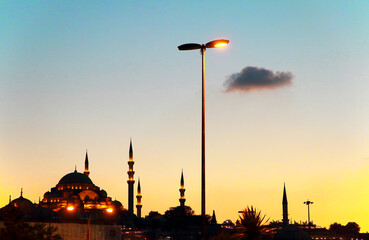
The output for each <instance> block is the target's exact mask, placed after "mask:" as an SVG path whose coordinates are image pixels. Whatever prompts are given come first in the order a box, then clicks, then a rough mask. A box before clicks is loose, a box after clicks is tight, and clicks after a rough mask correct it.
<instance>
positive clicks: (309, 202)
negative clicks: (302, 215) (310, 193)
mask: <svg viewBox="0 0 369 240" xmlns="http://www.w3.org/2000/svg"><path fill="white" fill-rule="evenodd" d="M304 204H306V205H307V206H308V225H309V228H310V204H313V202H312V201H309V200H307V201H306V202H304Z"/></svg>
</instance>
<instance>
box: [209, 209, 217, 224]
mask: <svg viewBox="0 0 369 240" xmlns="http://www.w3.org/2000/svg"><path fill="white" fill-rule="evenodd" d="M210 223H211V224H218V222H217V217H216V216H215V211H214V210H213V216H212V217H211V222H210Z"/></svg>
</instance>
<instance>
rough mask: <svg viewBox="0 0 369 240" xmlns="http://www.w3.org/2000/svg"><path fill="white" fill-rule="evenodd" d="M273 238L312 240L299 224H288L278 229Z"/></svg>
mask: <svg viewBox="0 0 369 240" xmlns="http://www.w3.org/2000/svg"><path fill="white" fill-rule="evenodd" d="M273 240H311V237H310V235H309V234H308V233H307V232H305V231H304V230H302V229H301V228H299V227H297V226H293V225H286V226H284V227H282V228H281V229H279V230H278V232H277V233H276V234H275V235H274V237H273Z"/></svg>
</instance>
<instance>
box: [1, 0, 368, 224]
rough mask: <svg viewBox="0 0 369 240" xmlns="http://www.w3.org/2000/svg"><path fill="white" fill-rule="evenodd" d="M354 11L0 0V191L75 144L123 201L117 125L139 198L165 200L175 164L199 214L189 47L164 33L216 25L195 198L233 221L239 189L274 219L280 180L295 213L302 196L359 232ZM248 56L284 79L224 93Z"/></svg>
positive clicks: (195, 32)
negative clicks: (218, 45)
mask: <svg viewBox="0 0 369 240" xmlns="http://www.w3.org/2000/svg"><path fill="white" fill-rule="evenodd" d="M368 11H369V4H368V3H367V2H366V1H278V2H277V1H232V2H222V1H201V2H183V1H78V2H75V1H59V2H55V1H1V2H0V56H1V57H0V146H2V150H1V151H0V160H1V163H2V164H1V165H2V166H1V167H0V170H1V172H2V173H1V174H0V192H1V196H2V198H1V199H0V203H2V205H4V204H6V202H7V200H8V195H10V194H12V195H15V196H16V195H17V194H18V192H19V189H20V187H24V191H25V195H26V196H28V197H29V198H30V199H31V200H32V201H36V200H37V199H38V197H39V196H42V195H43V193H44V192H46V191H47V190H49V188H51V187H52V186H54V185H55V184H56V183H57V182H58V180H59V179H60V178H61V177H62V176H63V175H64V174H66V173H68V172H71V171H73V170H74V166H75V165H76V164H77V169H78V170H80V171H82V167H83V159H84V152H85V150H86V149H88V151H89V155H90V159H91V160H90V161H91V163H90V167H91V178H92V179H93V181H94V182H95V183H96V184H97V185H99V186H101V187H103V188H106V190H107V192H108V194H109V195H110V196H112V197H113V198H117V199H119V200H120V201H121V202H122V203H123V205H125V206H126V205H127V203H126V199H127V187H126V185H125V180H126V178H127V176H126V171H127V169H128V165H127V164H126V161H127V160H128V142H129V138H130V137H132V138H133V143H134V150H135V161H136V164H135V171H136V176H138V175H139V176H140V178H141V186H142V193H143V201H142V202H143V205H144V207H143V213H144V214H147V213H148V212H149V211H150V210H158V211H160V212H164V211H165V210H167V209H168V208H169V207H171V206H174V205H177V204H179V202H178V198H179V192H178V187H179V179H180V172H181V169H182V168H183V169H184V174H185V181H186V188H187V190H186V197H187V199H188V200H187V203H188V204H189V205H190V206H192V207H193V208H194V210H195V212H196V213H199V212H200V194H199V193H200V117H201V115H200V110H201V109H200V107H201V105H200V101H201V95H200V94H201V56H200V54H199V53H198V52H196V51H189V52H180V51H178V49H177V46H178V45H180V44H183V43H187V42H198V43H206V42H208V41H211V40H214V39H217V38H225V39H229V40H230V45H229V46H228V47H227V48H224V49H208V50H207V51H206V111H207V112H206V114H207V115H206V116H207V119H206V121H207V156H208V157H207V159H208V160H207V162H208V175H207V178H208V198H209V200H208V212H209V213H211V210H213V209H215V211H216V212H217V214H218V219H219V220H221V221H222V220H225V219H226V218H231V219H232V220H235V219H236V218H237V211H238V210H240V209H241V208H243V207H245V206H246V205H251V204H253V205H255V206H256V207H258V208H260V209H261V210H262V211H264V212H265V213H266V214H267V215H269V216H270V217H271V219H280V218H281V206H280V203H281V200H282V187H283V182H286V185H287V193H288V195H289V203H290V204H291V208H290V209H291V211H292V212H291V213H290V215H291V218H293V219H294V220H305V219H306V209H305V206H304V205H303V204H302V202H303V201H305V200H306V198H311V200H313V201H315V204H314V206H313V209H312V210H313V211H315V212H312V216H313V219H314V221H315V222H316V223H317V224H318V225H322V226H329V224H330V223H333V222H334V221H338V222H341V223H343V224H346V222H347V221H357V222H358V223H359V225H360V226H362V228H363V230H366V231H367V230H368V229H369V225H368V223H366V222H365V221H364V219H365V216H367V215H368V213H369V208H368V207H367V206H364V205H366V204H364V203H367V200H368V198H369V190H367V187H366V184H364V182H365V181H366V180H367V179H368V177H367V176H368V172H369V165H368V160H367V159H368V156H369V153H368V149H369V148H368V144H369V105H368V103H369V94H368V93H369V92H368V91H369V90H368V89H369V81H368V78H369V74H368V71H367V66H368V65H369V57H368V56H369V37H368V36H369V14H368ZM247 66H255V67H262V68H265V69H268V70H271V71H273V72H277V71H279V72H291V73H292V74H293V76H294V78H293V79H292V85H291V86H287V87H283V88H278V89H273V90H263V91H251V92H242V91H239V92H231V93H225V92H224V91H225V87H224V82H225V81H226V79H227V78H228V77H229V76H230V75H232V74H234V73H238V72H240V71H241V70H242V69H243V68H244V67H247ZM40 169H45V170H46V169H47V171H45V170H40ZM30 180H32V181H30ZM220 180H221V181H220ZM163 183H166V184H167V186H166V188H165V189H163V188H162V187H161V186H162V185H163ZM104 186H105V187H104ZM352 186H355V187H352ZM169 189H172V190H170V191H169ZM159 196H166V201H163V200H162V199H161V198H160V197H159ZM347 196H354V197H353V198H349V197H347ZM219 203H222V204H219ZM337 206H345V208H344V210H343V211H342V212H340V213H337V212H336V211H335V210H336V207H337ZM314 215H315V218H314ZM365 224H366V225H365Z"/></svg>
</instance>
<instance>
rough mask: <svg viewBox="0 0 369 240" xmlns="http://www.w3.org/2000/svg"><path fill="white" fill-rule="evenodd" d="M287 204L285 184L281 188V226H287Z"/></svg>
mask: <svg viewBox="0 0 369 240" xmlns="http://www.w3.org/2000/svg"><path fill="white" fill-rule="evenodd" d="M287 205H288V202H287V194H286V184H284V186H283V200H282V206H283V225H288V223H289V221H288V206H287Z"/></svg>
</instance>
